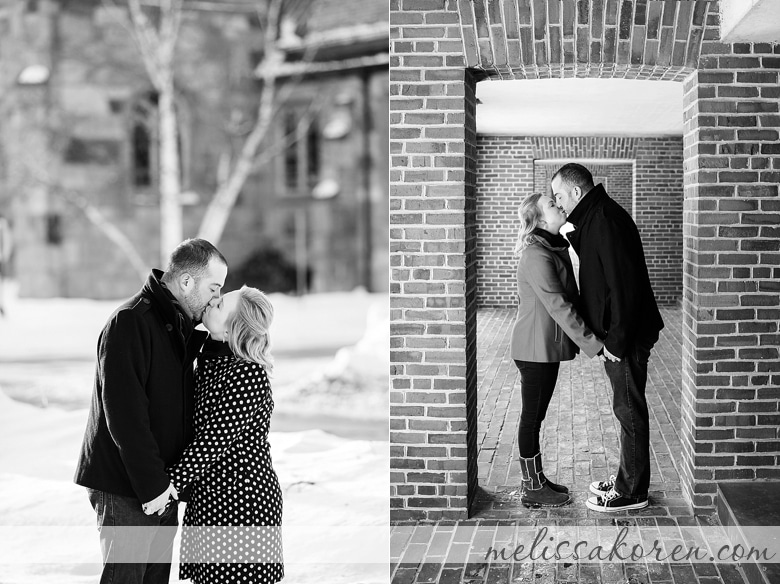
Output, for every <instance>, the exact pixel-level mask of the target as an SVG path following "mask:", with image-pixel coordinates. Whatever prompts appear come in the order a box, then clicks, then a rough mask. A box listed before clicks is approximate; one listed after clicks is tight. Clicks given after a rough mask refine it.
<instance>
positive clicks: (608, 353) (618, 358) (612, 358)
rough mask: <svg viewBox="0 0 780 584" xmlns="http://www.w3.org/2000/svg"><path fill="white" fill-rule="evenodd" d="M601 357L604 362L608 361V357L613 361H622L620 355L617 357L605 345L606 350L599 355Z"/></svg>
mask: <svg viewBox="0 0 780 584" xmlns="http://www.w3.org/2000/svg"><path fill="white" fill-rule="evenodd" d="M599 359H601V360H602V361H604V362H606V361H607V359H609V360H610V361H612V362H613V363H619V362H620V357H616V356H615V355H613V354H612V353H610V352H609V350H608V349H607V348H606V347H604V352H603V353H602V354H601V355H599Z"/></svg>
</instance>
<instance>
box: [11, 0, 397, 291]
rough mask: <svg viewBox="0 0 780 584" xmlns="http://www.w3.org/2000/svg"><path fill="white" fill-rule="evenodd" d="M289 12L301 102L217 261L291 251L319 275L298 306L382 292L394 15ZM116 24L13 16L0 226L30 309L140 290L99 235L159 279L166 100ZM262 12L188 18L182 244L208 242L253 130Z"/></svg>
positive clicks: (32, 7) (284, 78)
mask: <svg viewBox="0 0 780 584" xmlns="http://www.w3.org/2000/svg"><path fill="white" fill-rule="evenodd" d="M288 5H289V7H290V11H291V12H289V13H288V14H290V15H291V16H290V17H289V18H288V19H287V20H285V21H284V22H283V23H282V28H283V32H284V34H283V36H282V42H280V46H279V48H280V49H281V52H280V55H281V56H282V58H283V62H282V64H281V65H280V71H279V73H280V75H281V78H280V81H279V85H280V89H279V93H280V94H284V93H289V94H290V95H291V96H292V97H291V98H290V99H288V100H287V101H286V102H285V103H284V105H283V107H282V108H281V109H280V111H279V112H278V114H277V115H276V116H275V117H274V123H273V127H272V128H271V130H270V132H269V134H268V138H267V139H266V140H265V141H264V143H263V144H262V145H261V152H260V155H261V158H262V159H263V160H264V162H263V163H262V164H259V165H258V166H257V168H256V170H255V171H254V172H253V173H252V174H251V175H250V177H249V179H248V180H247V182H246V184H245V185H244V188H243V189H242V192H241V194H240V195H239V198H238V201H237V203H236V206H235V208H234V209H233V212H232V213H231V216H230V219H229V221H228V224H227V226H226V228H225V231H224V235H223V236H222V239H221V240H220V242H219V247H220V249H221V250H222V251H223V253H224V254H225V256H226V257H227V259H228V261H229V263H230V265H231V267H232V268H236V267H238V266H239V265H240V264H241V263H242V262H243V261H244V260H245V259H246V258H247V257H248V256H250V255H251V254H253V252H256V251H258V250H269V249H273V250H276V251H278V252H279V254H280V255H281V257H282V258H283V260H282V262H283V263H286V264H287V265H288V266H295V267H296V268H297V271H298V273H299V274H304V275H305V280H303V284H302V285H299V287H298V290H299V291H303V288H305V291H309V292H324V291H335V290H351V289H353V288H355V287H357V286H364V287H365V288H367V289H370V290H376V291H381V290H385V289H387V285H388V283H387V280H388V269H387V262H388V260H387V198H388V186H387V167H386V165H385V163H384V161H385V160H387V132H388V128H387V117H386V116H387V99H388V98H387V90H386V87H387V79H388V72H387V62H388V54H387V7H386V5H385V4H384V3H383V2H382V1H381V0H374V1H372V2H369V3H365V2H359V3H358V2H355V1H353V2H333V1H331V0H312V1H298V2H290V3H288ZM358 5H359V7H360V9H359V10H358V9H356V6H358ZM117 10H118V11H119V12H120V13H121V12H122V9H117V8H112V7H111V6H109V4H106V3H103V2H101V1H100V0H68V1H67V2H53V1H49V0H41V1H37V2H33V1H30V2H15V1H13V2H12V1H10V0H5V1H3V2H0V95H1V96H2V98H0V213H2V214H4V215H6V216H9V218H10V219H11V221H12V224H13V227H14V238H15V243H16V245H15V254H14V258H13V259H14V261H13V272H14V276H15V278H16V280H17V281H18V283H19V293H20V295H21V296H36V297H51V296H63V297H93V298H117V297H123V296H127V295H129V294H131V293H133V292H134V291H135V290H136V289H137V287H138V284H139V275H138V274H137V271H136V270H133V269H130V268H129V263H128V261H127V257H126V256H125V255H123V253H122V252H121V251H120V249H119V247H118V246H116V245H114V244H113V243H112V242H111V241H110V240H109V239H108V238H107V237H106V234H105V232H104V231H101V230H100V229H98V228H97V227H96V223H95V221H101V220H102V221H104V222H105V223H106V224H108V225H109V228H110V229H115V230H118V232H120V233H121V234H123V235H124V236H125V237H126V238H127V239H128V240H129V244H130V245H131V246H132V247H133V248H134V249H135V250H136V251H137V253H138V255H140V258H141V259H142V261H143V262H144V263H147V264H148V267H150V268H151V267H154V266H157V264H158V263H159V260H158V259H157V258H158V257H159V250H158V248H159V231H160V226H159V208H158V207H159V205H158V203H159V194H158V190H157V189H158V169H157V158H156V156H157V143H156V135H155V131H156V130H155V123H154V119H155V111H156V110H155V108H156V101H155V99H156V97H155V96H156V94H155V92H154V90H153V87H152V85H151V83H150V81H149V79H148V76H147V74H146V72H145V70H144V68H143V65H142V63H141V60H140V58H139V56H138V51H137V49H136V47H135V46H134V45H133V42H132V40H131V38H130V35H129V33H128V32H127V30H125V28H124V27H123V25H122V24H121V23H120V21H119V20H118V19H117V18H116V16H117ZM256 10H257V6H256V3H255V2H249V1H248V0H235V1H234V0H208V1H206V2H197V3H190V4H188V3H185V11H184V13H183V23H182V27H181V30H180V34H179V39H178V44H177V53H176V55H177V56H176V59H177V60H176V81H175V83H176V87H177V106H176V107H177V118H178V122H179V134H180V156H181V162H182V172H181V183H182V191H183V194H182V204H183V215H184V217H183V219H184V237H192V236H194V235H196V233H197V232H198V227H199V225H200V222H201V219H202V217H203V215H204V212H205V209H206V206H207V204H208V202H209V201H210V200H211V197H212V195H213V194H214V192H215V191H216V188H217V183H218V180H219V177H220V176H221V175H222V176H224V170H225V168H226V167H227V164H228V163H229V162H230V161H231V160H235V159H236V158H237V156H238V152H239V149H240V147H241V144H242V141H243V137H244V136H246V134H247V132H248V131H249V129H251V125H252V123H253V120H254V118H255V116H256V112H257V106H258V96H259V83H260V82H259V81H258V78H257V75H256V72H255V67H256V66H257V63H258V60H259V55H260V51H261V50H262V46H263V45H262V38H261V27H260V25H259V22H258V17H257V12H256ZM347 14H349V18H346V15H347ZM303 116H310V118H311V122H310V123H308V124H300V123H299V122H300V120H301V118H302V117H303ZM291 132H292V133H296V137H297V140H295V141H293V142H292V143H291V144H288V145H286V146H285V145H284V142H285V138H284V136H285V135H288V134H290V133H291ZM274 152H275V153H276V154H269V153H274ZM101 217H102V219H101ZM90 218H91V220H90ZM301 282H302V279H301V278H298V283H299V284H301Z"/></svg>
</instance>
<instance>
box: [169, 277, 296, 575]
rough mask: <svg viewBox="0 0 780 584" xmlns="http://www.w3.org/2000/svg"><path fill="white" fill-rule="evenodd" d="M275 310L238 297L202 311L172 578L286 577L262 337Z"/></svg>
mask: <svg viewBox="0 0 780 584" xmlns="http://www.w3.org/2000/svg"><path fill="white" fill-rule="evenodd" d="M272 317H273V307H272V306H271V304H270V302H269V301H268V299H267V298H266V296H265V295H264V294H263V293H262V292H260V291H259V290H257V289H255V288H248V287H246V286H244V287H242V288H241V289H240V290H236V291H233V292H229V293H227V294H225V295H224V296H222V298H220V300H219V301H218V302H217V303H214V304H213V306H210V307H208V308H207V309H206V312H205V314H204V316H203V324H204V325H205V326H206V328H207V329H208V330H209V333H210V339H209V341H208V342H207V343H206V345H205V346H204V348H203V352H202V353H201V355H200V357H199V358H198V369H197V376H196V379H197V388H196V405H195V439H194V441H193V442H192V443H191V444H190V445H189V446H188V447H187V449H186V450H185V451H184V454H183V455H182V458H181V460H180V461H179V462H178V463H177V464H176V465H174V466H173V467H171V468H170V469H168V471H169V473H170V476H171V481H172V482H173V485H174V487H175V488H176V490H177V491H179V492H181V491H182V490H183V489H184V488H186V487H190V488H191V492H190V500H189V502H188V503H187V508H186V511H185V513H184V521H183V524H184V528H183V529H182V542H181V567H180V570H179V577H180V578H182V579H190V578H191V579H192V580H193V581H194V582H195V583H196V584H201V583H204V584H205V583H208V584H219V583H222V582H231V583H239V582H246V583H250V582H251V583H252V584H262V583H266V582H268V583H271V582H278V581H279V580H281V579H282V578H283V576H284V567H283V564H282V539H281V523H282V492H281V489H280V487H279V481H278V479H277V477H276V473H275V472H274V469H273V467H272V465H271V453H270V449H269V444H268V442H267V440H266V439H267V437H268V426H269V422H270V418H271V412H272V411H273V406H274V403H273V400H272V398H271V387H270V385H269V383H268V374H267V373H268V372H270V370H271V368H272V366H271V356H270V353H269V339H268V327H269V326H270V324H271V319H272Z"/></svg>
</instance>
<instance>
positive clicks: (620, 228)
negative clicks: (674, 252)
mask: <svg viewBox="0 0 780 584" xmlns="http://www.w3.org/2000/svg"><path fill="white" fill-rule="evenodd" d="M568 220H569V222H570V223H572V224H573V225H574V226H575V227H576V229H575V230H574V231H573V232H571V233H569V234H568V238H569V241H571V244H572V247H573V248H574V251H575V252H577V255H578V256H579V259H580V272H579V273H580V298H581V304H580V306H581V309H582V312H581V314H582V317H583V318H584V320H585V323H586V324H587V325H588V327H589V328H590V329H591V330H592V331H593V332H594V333H596V335H597V336H598V337H599V338H602V339H604V340H605V341H604V345H605V346H606V348H607V350H608V351H609V352H610V353H612V354H613V355H615V356H617V357H621V358H622V357H624V356H625V354H626V352H627V351H628V350H629V349H630V348H631V347H632V346H633V345H634V343H635V342H636V341H637V340H643V341H650V342H651V343H652V342H655V341H657V340H658V332H659V331H660V330H661V329H662V328H663V327H664V322H663V320H662V319H661V313H660V312H659V311H658V306H657V304H656V302H655V296H654V295H653V289H652V288H651V286H650V277H649V275H648V273H647V264H646V262H645V253H644V250H643V248H642V240H641V239H640V237H639V230H638V229H637V227H636V224H635V223H634V220H633V219H632V218H631V216H630V215H629V214H628V213H627V212H626V210H625V209H623V208H622V207H621V206H620V205H618V204H617V203H616V202H615V201H614V200H613V199H611V198H610V197H609V195H608V194H607V192H606V191H605V190H604V187H603V186H602V185H600V184H599V185H597V186H595V187H593V188H592V189H591V190H590V191H589V192H588V193H587V194H586V195H585V196H584V198H583V199H582V200H581V201H580V202H579V203H578V204H577V206H576V207H575V208H574V210H573V211H572V212H571V215H569V217H568Z"/></svg>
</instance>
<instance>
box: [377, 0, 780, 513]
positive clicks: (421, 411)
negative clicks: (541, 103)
mask: <svg viewBox="0 0 780 584" xmlns="http://www.w3.org/2000/svg"><path fill="white" fill-rule="evenodd" d="M459 8H462V9H463V10H462V11H459ZM488 23H489V25H488ZM391 52H392V57H391V58H392V70H391V92H392V98H391V99H392V108H393V109H392V112H391V139H392V142H391V154H392V160H391V183H392V188H391V205H392V208H391V246H392V255H391V262H392V276H391V280H392V282H391V287H392V303H393V307H392V317H391V318H392V324H391V327H392V328H391V343H392V345H391V346H392V353H393V357H392V359H393V364H392V370H391V372H392V390H391V393H392V396H391V400H392V403H391V429H392V430H391V457H392V459H391V467H392V468H391V483H392V490H391V495H392V499H391V506H392V519H393V520H395V521H403V520H415V519H439V518H442V517H448V518H458V517H463V516H464V515H465V514H467V513H468V497H470V496H472V495H473V492H474V489H475V481H474V479H473V477H474V471H473V469H474V466H473V465H474V464H476V454H477V452H476V445H475V442H474V441H475V439H476V431H475V417H476V404H475V400H476V397H475V395H474V390H475V388H476V379H475V374H474V371H475V361H474V359H475V353H476V350H475V334H474V328H473V323H474V320H473V313H474V310H475V307H476V303H477V299H476V291H477V286H476V285H475V279H474V273H475V272H474V268H475V266H476V265H479V266H480V267H481V266H482V265H483V263H484V262H483V260H482V259H481V258H476V260H475V256H474V250H475V248H476V247H478V248H479V249H482V247H483V246H482V245H481V241H482V240H483V239H484V238H485V237H486V236H487V235H489V233H488V232H487V231H486V229H480V230H479V231H476V221H475V220H474V204H475V200H474V198H475V197H474V195H473V182H472V176H473V163H474V158H472V156H471V154H469V153H473V152H474V148H475V147H476V146H477V142H476V138H475V137H474V135H473V123H474V120H473V105H472V99H473V89H474V82H475V79H474V77H473V76H472V73H471V72H470V71H479V73H480V75H484V76H487V77H492V78H495V79H500V78H503V79H508V78H516V79H525V78H538V77H573V76H587V77H626V78H643V79H676V80H679V81H682V80H685V91H686V94H685V103H684V111H685V137H684V153H683V158H684V163H683V166H684V211H683V235H684V242H683V251H684V253H683V257H684V263H683V268H684V269H683V278H684V281H683V312H684V324H683V337H684V343H683V344H684V347H683V380H682V386H683V387H682V391H683V396H682V408H681V409H682V420H681V425H682V434H683V440H682V455H681V456H680V457H679V459H678V460H676V461H675V462H676V464H677V465H678V468H680V470H681V479H682V486H683V490H684V493H685V495H686V497H687V499H688V500H689V501H690V502H691V503H692V505H693V507H694V510H696V511H699V512H707V511H712V510H713V509H714V503H715V501H714V496H715V490H716V484H715V483H716V481H719V480H757V479H758V480H762V479H780V469H779V466H780V461H779V460H778V458H780V435H778V428H779V427H780V413H778V412H780V409H779V405H780V328H779V327H778V323H779V322H780V284H778V282H779V281H780V267H779V266H780V243H779V242H780V203H779V202H778V201H779V199H778V182H780V181H779V180H778V179H780V176H778V172H779V171H780V146H779V145H778V138H779V137H780V136H779V134H778V130H780V112H778V98H780V85H779V81H780V79H778V75H779V73H780V63H779V62H778V61H779V60H780V49H778V47H777V46H776V45H767V44H762V43H758V44H754V45H751V44H736V45H725V44H722V43H720V42H718V4H717V2H706V1H692V2H658V1H647V2H644V1H643V2H639V1H637V2H634V1H631V0H622V1H621V2H615V1H614V0H592V1H591V2H575V1H574V0H564V1H563V2H560V3H558V2H546V1H545V0H527V1H526V0H524V1H522V2H520V1H518V2H504V3H496V2H488V1H487V0H474V1H473V2H460V3H458V2H455V0H391ZM700 55H701V56H702V58H701V59H700ZM464 66H465V67H469V68H471V69H469V70H465V69H464ZM697 68H698V70H697ZM562 140H563V141H564V143H565V140H566V139H562ZM632 140H633V139H626V141H625V143H626V144H631V143H634V144H635V142H632ZM578 146H582V145H581V144H580V145H578ZM586 146H587V145H586ZM526 148H527V146H523V147H522V148H519V149H518V151H517V153H516V154H515V156H524V154H523V151H524V150H525V149H526ZM657 148H659V143H658V142H655V141H653V140H649V141H647V142H646V143H644V144H643V149H645V150H646V151H647V152H652V151H653V149H657ZM637 149H638V150H640V149H639V148H638V147H637ZM638 154H642V153H641V152H638ZM576 155H577V156H579V157H588V158H589V157H591V156H589V155H588V154H585V153H582V149H580V150H578V153H577V154H576ZM656 155H661V156H662V158H663V157H666V156H667V154H662V153H661V151H660V150H658V151H657V152H656ZM570 156H574V154H573V153H572V154H568V153H567V154H566V155H565V156H564V157H570ZM668 156H669V157H671V156H672V154H671V153H668ZM674 156H678V157H679V154H675V155H674ZM534 157H535V158H552V157H551V156H549V155H546V154H545V155H541V156H534ZM510 160H511V157H510ZM641 168H642V167H641V166H640V165H639V164H637V165H636V171H637V177H636V181H637V185H640V184H643V185H645V186H646V187H647V188H650V187H652V185H651V183H650V182H648V181H649V180H650V179H643V178H641V177H640V176H639V172H640V169H641ZM670 168H671V163H670ZM651 171H652V173H655V172H656V171H655V170H654V169H651V167H650V166H648V167H647V169H646V171H645V173H646V174H651ZM485 176H487V175H485ZM522 176H523V177H525V180H526V181H527V182H528V184H531V183H532V180H533V168H532V166H529V167H528V168H526V169H525V170H523V174H522ZM481 180H482V173H480V188H481ZM671 180H672V179H671V178H669V177H667V178H664V179H663V181H671ZM663 181H659V184H660V183H662V182H663ZM638 188H639V186H638ZM658 189H659V191H660V190H663V189H662V188H661V187H658ZM646 192H647V195H646V196H644V200H649V199H652V198H654V197H656V196H657V195H656V193H655V192H654V191H653V190H652V189H651V190H647V191H646ZM476 200H477V202H479V201H480V200H481V195H480V196H477V198H476ZM497 200H498V199H497ZM637 200H638V202H639V203H642V204H644V203H643V199H642V197H640V196H639V195H638V199H637ZM511 206H512V205H511V204H510V202H509V201H508V200H504V201H500V200H498V202H497V204H496V207H497V208H498V207H501V211H502V212H505V211H508V210H509V208H510V207H511ZM646 207H647V210H648V212H650V211H653V209H654V207H653V206H648V205H646ZM670 208H671V207H670ZM656 210H657V209H656ZM478 212H479V211H478ZM480 216H487V215H483V214H482V213H480ZM674 216H677V217H679V212H677V213H672V212H671V211H670V212H669V213H668V215H664V216H661V217H659V218H658V219H657V224H658V225H667V224H669V223H670V221H671V220H672V219H673V217H674ZM640 220H642V221H644V219H643V218H641V217H639V216H637V222H638V223H639V222H640ZM647 220H648V221H652V220H653V218H652V217H649V218H647ZM507 234H508V232H507ZM643 237H646V235H645V234H644V233H643ZM477 240H478V241H479V245H478V246H477V245H475V241H477ZM662 240H666V238H662ZM434 256H436V257H438V258H440V259H435V258H434ZM670 257H671V256H670ZM486 265H487V264H486Z"/></svg>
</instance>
